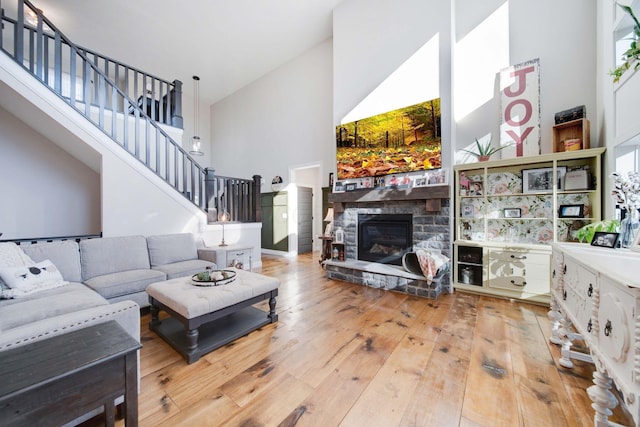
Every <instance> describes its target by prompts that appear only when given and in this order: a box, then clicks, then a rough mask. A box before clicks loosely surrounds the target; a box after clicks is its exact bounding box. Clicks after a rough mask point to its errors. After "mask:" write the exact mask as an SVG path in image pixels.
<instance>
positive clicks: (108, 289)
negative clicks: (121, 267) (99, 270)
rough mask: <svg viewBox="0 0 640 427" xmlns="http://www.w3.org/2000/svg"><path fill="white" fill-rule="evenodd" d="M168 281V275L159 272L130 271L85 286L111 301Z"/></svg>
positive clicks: (99, 277)
mask: <svg viewBox="0 0 640 427" xmlns="http://www.w3.org/2000/svg"><path fill="white" fill-rule="evenodd" d="M163 280H167V275H166V274H164V273H163V272H161V271H158V270H151V269H145V270H128V271H120V272H118V273H111V274H104V275H102V276H96V277H92V278H91V279H87V280H85V281H84V284H85V285H87V286H89V287H90V288H91V289H93V290H95V291H96V292H98V293H99V294H100V295H102V296H103V297H105V298H107V299H110V298H113V297H119V296H122V295H128V294H133V293H136V292H141V291H144V290H145V289H147V285H149V284H151V283H154V282H160V281H163Z"/></svg>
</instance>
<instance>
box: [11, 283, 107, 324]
mask: <svg viewBox="0 0 640 427" xmlns="http://www.w3.org/2000/svg"><path fill="white" fill-rule="evenodd" d="M107 304H109V303H108V302H107V300H105V299H104V298H102V297H101V296H100V295H98V294H97V293H96V292H94V291H92V290H91V289H89V288H87V287H86V286H85V285H83V284H82V283H69V284H68V285H67V286H63V287H61V288H58V289H50V290H47V291H42V292H38V293H36V294H32V295H29V296H26V297H24V298H19V299H9V300H0V312H2V316H0V329H1V330H3V331H7V330H9V329H11V328H16V327H18V326H22V325H26V324H30V323H33V322H37V321H40V320H44V319H50V318H53V317H56V316H61V315H63V314H67V313H72V312H75V311H78V310H83V309H85V308H91V307H97V306H101V305H107Z"/></svg>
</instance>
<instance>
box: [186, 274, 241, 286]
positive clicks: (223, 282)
mask: <svg viewBox="0 0 640 427" xmlns="http://www.w3.org/2000/svg"><path fill="white" fill-rule="evenodd" d="M214 273H222V275H223V276H224V279H220V280H199V279H198V275H197V274H194V275H193V276H191V283H192V284H194V285H196V286H220V285H226V284H228V283H231V282H233V281H234V280H236V272H235V271H231V270H210V271H209V274H214Z"/></svg>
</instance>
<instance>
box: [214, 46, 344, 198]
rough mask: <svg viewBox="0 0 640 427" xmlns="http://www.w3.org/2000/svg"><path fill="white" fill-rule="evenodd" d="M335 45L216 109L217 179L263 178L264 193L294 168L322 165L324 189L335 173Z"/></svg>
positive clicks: (285, 67) (269, 76) (282, 69)
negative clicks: (275, 178) (333, 65)
mask: <svg viewBox="0 0 640 427" xmlns="http://www.w3.org/2000/svg"><path fill="white" fill-rule="evenodd" d="M331 52H332V49H331V40H327V41H325V42H323V43H321V44H320V45H318V46H316V47H314V48H312V49H310V50H309V51H307V52H305V53H303V54H302V55H301V56H299V57H298V58H296V59H294V60H293V61H291V62H289V63H287V64H285V65H283V66H281V67H280V68H278V69H276V70H275V71H273V72H271V73H269V74H267V75H266V76H264V77H263V78H261V79H259V80H257V81H255V82H253V83H251V84H250V85H248V86H246V87H245V88H243V89H241V90H239V91H237V92H236V93H234V94H233V95H231V96H229V97H227V98H225V99H223V100H222V101H220V102H218V103H216V104H214V105H213V106H212V107H211V141H212V152H213V161H212V167H213V168H214V169H215V170H216V174H218V175H223V176H234V177H239V178H250V177H252V176H253V175H256V174H257V175H261V176H262V177H263V178H264V181H265V184H264V186H263V190H262V191H263V192H268V191H271V188H270V187H271V179H272V178H273V177H274V176H276V175H279V176H281V177H282V178H283V179H284V180H285V184H288V182H287V180H288V175H289V167H290V166H291V165H299V164H309V163H319V164H321V165H322V169H323V171H322V175H323V176H324V178H323V185H328V181H329V172H330V171H332V170H334V169H335V143H334V130H333V125H332V118H331V108H332V107H331V106H332V61H331Z"/></svg>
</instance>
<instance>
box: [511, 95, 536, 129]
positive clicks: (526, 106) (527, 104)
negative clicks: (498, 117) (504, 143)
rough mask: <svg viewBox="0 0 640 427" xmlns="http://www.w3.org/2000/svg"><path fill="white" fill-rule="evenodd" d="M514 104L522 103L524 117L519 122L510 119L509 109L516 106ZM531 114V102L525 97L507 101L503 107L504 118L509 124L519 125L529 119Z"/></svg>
mask: <svg viewBox="0 0 640 427" xmlns="http://www.w3.org/2000/svg"><path fill="white" fill-rule="evenodd" d="M516 104H522V106H523V107H524V118H523V119H522V120H520V121H519V122H516V121H514V120H512V118H511V109H512V108H513V107H515V106H516ZM532 114H533V109H532V107H531V103H530V102H529V101H527V100H526V99H516V100H515V101H513V102H511V103H509V105H507V108H505V109H504V119H505V121H506V122H507V123H508V124H509V125H510V126H521V125H523V124H524V123H527V122H528V121H529V120H530V119H531V115H532Z"/></svg>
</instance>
